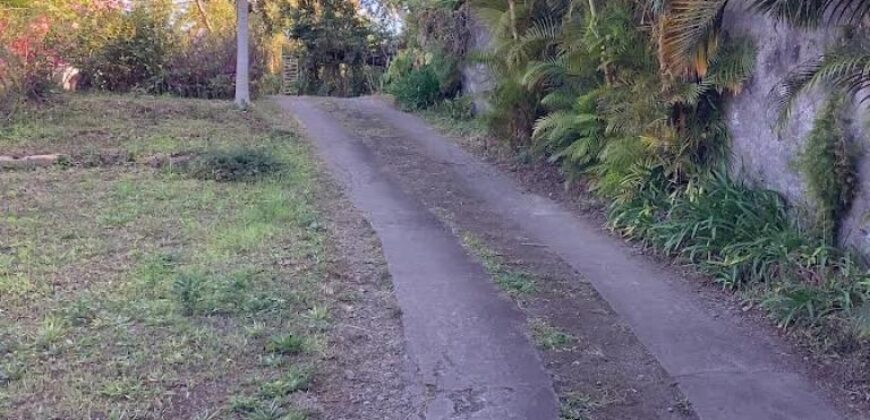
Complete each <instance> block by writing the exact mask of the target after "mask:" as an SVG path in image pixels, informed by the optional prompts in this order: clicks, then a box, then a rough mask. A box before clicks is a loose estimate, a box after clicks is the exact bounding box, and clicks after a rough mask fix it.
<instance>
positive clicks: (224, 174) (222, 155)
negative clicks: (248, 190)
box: [186, 147, 286, 182]
mask: <svg viewBox="0 0 870 420" xmlns="http://www.w3.org/2000/svg"><path fill="white" fill-rule="evenodd" d="M285 169H286V164H285V163H284V162H282V161H281V160H279V159H278V158H277V157H276V156H275V155H274V154H272V153H270V152H268V151H267V150H265V149H260V148H256V149H255V148H250V147H239V148H234V149H224V150H210V151H207V152H204V153H202V154H200V155H199V156H197V157H196V158H194V159H193V160H192V161H191V162H190V163H188V164H187V167H186V172H187V173H188V174H189V175H190V176H192V177H194V178H196V179H203V180H212V181H218V182H239V181H253V180H256V179H258V178H261V177H264V176H267V175H271V174H275V173H278V172H281V171H283V170H285Z"/></svg>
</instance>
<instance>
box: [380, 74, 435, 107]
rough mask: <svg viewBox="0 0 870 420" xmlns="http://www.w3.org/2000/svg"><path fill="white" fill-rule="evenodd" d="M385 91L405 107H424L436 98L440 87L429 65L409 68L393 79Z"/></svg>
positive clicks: (432, 102)
mask: <svg viewBox="0 0 870 420" xmlns="http://www.w3.org/2000/svg"><path fill="white" fill-rule="evenodd" d="M387 92H389V93H390V94H392V95H393V96H395V97H396V101H397V102H398V103H399V104H400V105H401V106H402V107H403V108H406V109H424V108H427V107H429V106H431V105H432V104H434V103H435V101H436V100H438V98H439V96H440V94H441V87H440V85H439V84H438V76H437V75H436V74H435V71H434V70H433V68H432V67H431V66H423V67H421V68H418V69H413V70H411V71H410V72H409V73H408V74H407V75H406V76H404V77H401V78H399V79H398V80H395V81H393V82H392V83H390V85H389V86H388V87H387Z"/></svg>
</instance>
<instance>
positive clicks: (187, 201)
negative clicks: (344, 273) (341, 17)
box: [0, 96, 329, 419]
mask: <svg viewBox="0 0 870 420" xmlns="http://www.w3.org/2000/svg"><path fill="white" fill-rule="evenodd" d="M239 145H241V146H245V145H247V146H251V147H257V148H261V149H262V150H268V151H269V153H271V155H272V157H274V158H275V159H277V160H280V161H281V162H283V164H284V165H282V168H283V169H282V170H281V171H279V172H278V173H274V174H268V175H264V176H262V177H259V178H258V179H256V180H251V181H248V182H216V181H210V180H200V179H193V178H191V177H189V176H187V175H186V174H184V173H179V172H174V171H172V170H169V169H165V168H164V169H154V168H151V167H148V166H143V165H135V164H129V165H120V166H104V167H92V168H88V167H82V166H71V167H62V166H56V167H52V168H46V169H39V170H33V171H8V172H0V418H41V419H44V418H64V419H77V418H115V419H129V418H137V419H139V418H280V417H281V416H288V417H287V418H304V412H305V411H306V410H311V409H316V402H313V401H312V400H313V397H312V396H309V395H306V392H305V390H306V389H307V388H308V384H309V383H310V382H311V381H316V372H317V370H316V369H317V365H318V361H319V360H320V358H321V357H322V354H323V350H324V347H325V343H326V334H327V332H328V328H329V325H328V316H327V314H328V310H329V301H328V298H327V297H326V294H327V292H325V291H324V290H323V285H322V282H321V281H322V279H323V278H324V277H325V275H326V274H325V270H326V268H325V266H324V261H325V259H326V258H325V257H326V256H325V255H324V253H325V252H326V249H327V248H326V247H325V246H324V242H325V240H326V238H325V236H326V233H325V231H324V230H323V229H322V228H321V227H320V223H319V222H318V220H319V215H318V210H317V209H316V208H315V206H314V204H313V193H314V191H316V189H317V187H318V185H317V183H316V182H315V176H314V168H313V166H312V163H311V162H310V160H309V153H308V150H306V149H305V147H304V146H303V145H302V144H301V143H300V142H299V141H298V140H297V138H296V137H295V135H294V134H293V133H292V132H290V131H286V130H276V129H273V128H272V124H271V123H270V122H268V121H266V120H265V119H264V118H263V117H262V116H261V115H259V114H258V113H257V112H256V111H254V112H251V113H241V112H237V111H235V110H233V109H232V108H231V106H230V105H229V104H228V103H224V102H207V101H197V100H179V99H162V98H151V97H143V98H135V97H130V96H73V97H66V98H65V99H64V100H63V101H62V103H60V104H55V105H54V106H50V107H46V108H44V109H41V110H38V111H32V112H31V113H29V114H26V115H24V116H23V117H22V119H20V120H18V121H15V122H13V123H12V124H11V125H9V126H5V127H2V128H0V152H2V153H4V154H16V153H21V154H26V153H34V152H62V153H68V154H71V155H81V154H83V153H101V152H103V151H105V150H115V151H117V150H120V151H122V152H123V153H125V154H129V155H131V156H133V157H134V158H138V157H140V156H146V155H148V154H153V153H168V154H180V153H202V152H206V151H212V150H224V149H226V148H229V147H231V146H239ZM291 335H292V336H293V337H296V338H297V339H298V342H295V341H294V343H292V344H293V346H292V347H293V351H270V348H271V347H270V343H274V342H279V343H280V342H281V340H283V339H284V338H286V337H288V336H291Z"/></svg>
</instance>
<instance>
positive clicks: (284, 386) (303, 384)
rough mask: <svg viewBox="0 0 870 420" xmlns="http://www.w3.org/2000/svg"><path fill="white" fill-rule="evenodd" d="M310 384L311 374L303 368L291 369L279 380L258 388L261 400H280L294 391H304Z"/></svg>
mask: <svg viewBox="0 0 870 420" xmlns="http://www.w3.org/2000/svg"><path fill="white" fill-rule="evenodd" d="M310 384H311V372H310V371H309V370H308V369H305V368H298V367H292V368H290V370H289V371H288V372H287V373H285V374H284V375H283V376H281V377H280V378H278V379H276V380H274V381H271V382H266V383H264V384H263V385H261V386H260V392H259V395H260V396H261V397H262V398H267V399H271V398H280V397H284V396H286V395H289V394H292V393H294V392H296V391H304V390H307V389H308V386H309V385H310Z"/></svg>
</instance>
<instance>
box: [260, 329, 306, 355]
mask: <svg viewBox="0 0 870 420" xmlns="http://www.w3.org/2000/svg"><path fill="white" fill-rule="evenodd" d="M307 348H308V339H307V338H305V337H303V336H300V335H298V334H292V333H291V334H284V335H278V336H274V337H272V338H270V339H269V341H268V342H267V343H266V351H268V352H270V353H278V354H286V355H293V354H300V353H303V352H305V351H306V350H307Z"/></svg>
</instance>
